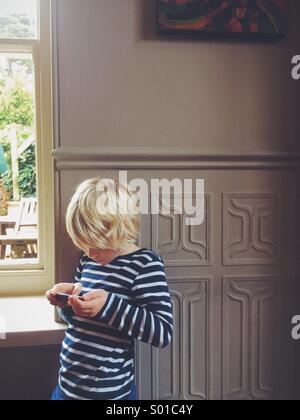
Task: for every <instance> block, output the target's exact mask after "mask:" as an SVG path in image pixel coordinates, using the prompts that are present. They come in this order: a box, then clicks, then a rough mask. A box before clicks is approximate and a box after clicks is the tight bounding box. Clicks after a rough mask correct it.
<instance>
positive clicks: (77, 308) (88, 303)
mask: <svg viewBox="0 0 300 420" xmlns="http://www.w3.org/2000/svg"><path fill="white" fill-rule="evenodd" d="M107 298H108V292H106V291H105V290H98V291H97V292H90V293H87V294H86V295H84V296H83V298H81V299H79V298H78V297H77V296H71V297H70V298H69V305H71V306H72V308H73V311H74V312H75V314H76V315H78V316H82V317H84V318H94V317H95V316H96V315H98V313H99V312H100V311H101V309H102V308H103V306H104V305H105V303H106V301H107Z"/></svg>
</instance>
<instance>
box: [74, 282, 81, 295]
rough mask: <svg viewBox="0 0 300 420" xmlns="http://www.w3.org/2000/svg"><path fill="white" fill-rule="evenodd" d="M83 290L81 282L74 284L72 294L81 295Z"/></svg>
mask: <svg viewBox="0 0 300 420" xmlns="http://www.w3.org/2000/svg"><path fill="white" fill-rule="evenodd" d="M81 290H82V285H81V284H80V283H76V284H75V285H74V289H73V292H72V295H73V296H79V295H80V292H81Z"/></svg>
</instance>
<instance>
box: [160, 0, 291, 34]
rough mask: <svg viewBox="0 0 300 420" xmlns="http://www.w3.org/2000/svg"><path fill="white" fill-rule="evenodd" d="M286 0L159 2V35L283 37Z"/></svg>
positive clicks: (285, 21) (187, 0) (285, 29)
mask: <svg viewBox="0 0 300 420" xmlns="http://www.w3.org/2000/svg"><path fill="white" fill-rule="evenodd" d="M287 3H288V1H287V0H158V30H159V32H160V33H177V34H180V33H181V34H193V35H203V34H206V35H217V36H220V35H221V36H222V35H229V36H234V37H236V36H238V35H246V36H249V35H250V36H254V37H255V36H256V37H263V38H265V37H272V38H280V37H283V36H284V35H285V34H286V32H287V9H288V6H287Z"/></svg>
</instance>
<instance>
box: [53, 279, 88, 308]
mask: <svg viewBox="0 0 300 420" xmlns="http://www.w3.org/2000/svg"><path fill="white" fill-rule="evenodd" d="M81 289H82V285H81V284H80V283H76V284H72V283H60V284H57V285H56V286H54V288H53V289H51V290H48V292H47V293H46V298H47V299H48V300H49V302H50V303H51V305H53V306H57V307H58V308H61V309H64V308H66V307H67V306H70V305H69V303H65V302H61V301H59V300H58V299H57V298H56V295H57V293H63V294H66V295H74V296H79V295H80V292H81Z"/></svg>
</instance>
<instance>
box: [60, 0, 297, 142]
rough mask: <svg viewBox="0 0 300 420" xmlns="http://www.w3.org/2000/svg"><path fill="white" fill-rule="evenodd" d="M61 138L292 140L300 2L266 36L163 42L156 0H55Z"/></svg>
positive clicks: (293, 3) (294, 0)
mask: <svg viewBox="0 0 300 420" xmlns="http://www.w3.org/2000/svg"><path fill="white" fill-rule="evenodd" d="M57 4H58V6H57V8H58V56H59V86H60V115H61V132H60V134H61V136H60V141H61V144H63V145H65V146H69V147H74V146H75V145H77V146H80V145H83V144H84V145H85V146H98V145H101V146H107V145H109V146H120V145H122V146H137V145H147V146H169V145H172V146H182V145H185V146H186V145H191V146H214V147H217V148H218V147H220V146H222V147H223V146H226V147H236V146H239V147H240V146H241V147H254V148H267V149H273V148H274V147H280V146H284V147H288V148H293V147H298V133H299V132H300V119H299V118H298V112H299V111H298V110H299V107H300V95H299V92H300V83H298V84H297V83H295V82H293V81H292V80H291V77H290V65H289V63H290V61H291V57H292V55H294V54H296V53H299V51H300V36H299V18H298V17H299V15H300V3H299V1H297V0H291V1H290V12H289V14H290V30H289V36H288V37H287V38H286V39H285V40H284V41H282V42H279V43H275V44H271V45H270V44H249V43H248V44H241V43H226V42H223V43H222V42H201V41H195V42H192V41H184V40H182V41H180V40H177V41H171V40H168V39H164V38H162V37H159V36H158V35H156V33H155V16H156V1H155V0H122V1H120V0H85V1H82V0H60V1H58V2H57Z"/></svg>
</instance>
